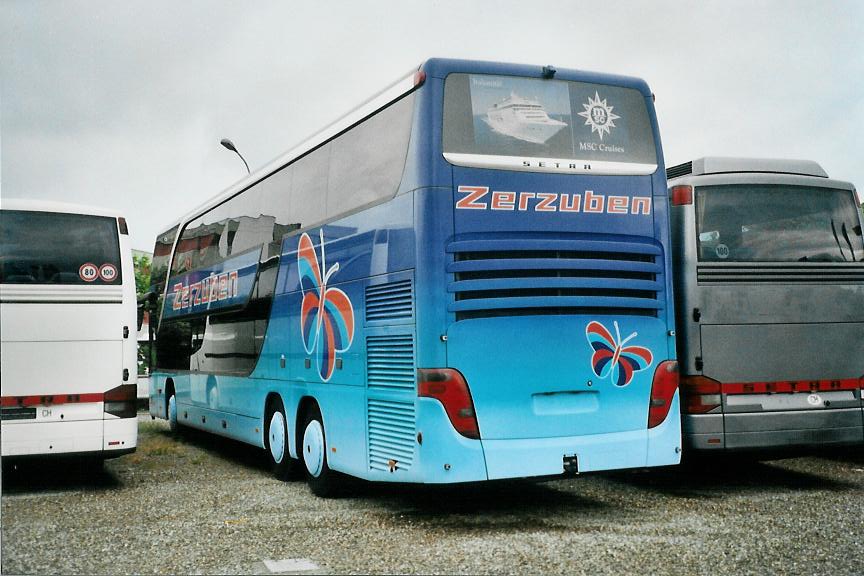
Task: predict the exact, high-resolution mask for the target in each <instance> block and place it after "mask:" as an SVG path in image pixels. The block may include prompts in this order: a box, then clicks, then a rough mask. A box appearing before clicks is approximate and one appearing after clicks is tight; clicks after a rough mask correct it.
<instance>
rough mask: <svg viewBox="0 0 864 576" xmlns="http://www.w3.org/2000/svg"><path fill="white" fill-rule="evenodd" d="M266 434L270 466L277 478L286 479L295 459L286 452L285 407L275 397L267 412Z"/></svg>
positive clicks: (290, 472)
mask: <svg viewBox="0 0 864 576" xmlns="http://www.w3.org/2000/svg"><path fill="white" fill-rule="evenodd" d="M268 414H269V418H268V420H267V435H266V436H265V438H264V443H265V444H266V448H267V456H268V457H269V459H270V468H271V469H272V470H273V475H274V476H276V478H278V479H279V480H288V479H289V478H291V476H292V475H293V472H294V468H295V467H294V464H295V460H294V459H293V458H291V454H289V453H288V423H287V421H286V419H285V407H284V406H283V404H282V400H280V399H279V398H276V399H275V400H274V401H273V404H272V405H271V407H270V411H269V412H268Z"/></svg>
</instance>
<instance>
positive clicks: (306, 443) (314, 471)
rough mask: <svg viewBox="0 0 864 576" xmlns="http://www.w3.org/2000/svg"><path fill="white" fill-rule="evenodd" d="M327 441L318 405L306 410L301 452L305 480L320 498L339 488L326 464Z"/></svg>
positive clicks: (329, 495)
mask: <svg viewBox="0 0 864 576" xmlns="http://www.w3.org/2000/svg"><path fill="white" fill-rule="evenodd" d="M326 448H327V442H326V439H325V437H324V424H323V420H322V418H321V411H320V410H319V409H318V406H312V407H311V408H310V409H309V410H308V411H307V412H306V418H305V420H304V423H303V443H302V444H301V445H300V450H301V452H302V453H303V464H304V465H305V468H306V469H305V473H306V482H307V483H308V484H309V488H310V489H311V490H312V493H313V494H315V495H316V496H320V497H322V498H329V497H332V496H335V495H336V494H337V492H338V488H339V479H338V475H337V474H336V473H335V472H333V471H332V470H330V466H328V465H327V450H326Z"/></svg>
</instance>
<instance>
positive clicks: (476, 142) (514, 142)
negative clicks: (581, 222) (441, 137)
mask: <svg viewBox="0 0 864 576" xmlns="http://www.w3.org/2000/svg"><path fill="white" fill-rule="evenodd" d="M465 80H467V82H466V83H467V86H465V88H467V90H465V91H464V92H462V93H463V94H465V96H467V98H466V100H470V102H465V103H464V104H465V112H466V113H467V112H468V110H469V109H470V114H471V115H472V117H473V122H471V123H467V124H465V125H464V126H465V127H464V128H462V129H461V130H459V133H458V134H456V133H452V132H451V133H450V134H448V135H447V139H448V147H449V150H450V152H452V153H456V154H457V155H458V157H459V161H457V163H464V164H473V163H472V162H471V161H470V159H469V157H470V156H477V157H478V160H479V157H480V156H485V157H486V158H487V160H485V161H483V162H481V164H478V165H484V166H485V165H486V164H488V163H489V162H490V160H489V159H488V158H489V157H495V158H497V159H499V160H496V162H500V163H501V166H498V167H501V168H503V167H505V165H506V166H509V167H512V168H513V169H517V170H518V169H529V170H532V169H534V168H536V167H538V166H539V168H540V169H541V170H542V169H543V168H544V167H545V166H548V165H557V166H558V168H559V169H556V170H553V171H567V172H572V171H574V170H575V171H581V170H582V167H583V166H582V164H581V163H583V162H590V163H592V170H591V171H592V172H595V173H596V172H597V169H598V168H599V169H601V170H602V167H609V168H610V170H611V172H615V171H616V170H615V169H614V166H615V165H618V166H622V165H629V166H630V168H629V169H626V170H627V171H628V172H630V173H632V169H633V165H634V164H641V165H644V166H645V171H644V172H645V173H651V172H652V171H653V170H654V169H656V162H657V160H656V156H655V151H654V149H653V147H652V146H651V145H650V143H651V142H653V140H652V138H651V132H650V130H651V128H650V123H649V120H648V116H647V114H646V106H645V101H644V97H643V96H642V95H641V94H640V93H639V92H638V91H636V90H631V89H627V88H623V87H619V86H609V85H602V84H590V83H580V82H567V81H559V80H551V79H549V80H540V79H536V78H524V77H512V76H493V75H479V74H470V75H466V78H465ZM452 84H456V82H452ZM453 96H454V97H455V96H456V95H455V93H454V94H453ZM472 127H473V131H472V129H471V128H472ZM466 128H467V129H466ZM472 132H473V133H472ZM621 169H622V170H625V169H624V168H623V167H622V168H621Z"/></svg>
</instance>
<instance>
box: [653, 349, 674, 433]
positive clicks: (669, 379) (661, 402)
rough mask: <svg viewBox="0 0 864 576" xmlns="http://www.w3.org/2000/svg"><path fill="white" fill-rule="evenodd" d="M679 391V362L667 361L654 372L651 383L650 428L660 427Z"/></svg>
mask: <svg viewBox="0 0 864 576" xmlns="http://www.w3.org/2000/svg"><path fill="white" fill-rule="evenodd" d="M677 389H678V362H676V361H675V360H666V361H665V362H661V363H660V365H659V366H657V369H656V370H654V381H653V382H652V383H651V404H650V406H649V408H648V428H654V427H656V426H659V425H660V424H661V423H662V422H663V421H664V420H666V416H668V415H669V409H670V408H671V407H672V399H673V398H674V397H675V391H676V390H677Z"/></svg>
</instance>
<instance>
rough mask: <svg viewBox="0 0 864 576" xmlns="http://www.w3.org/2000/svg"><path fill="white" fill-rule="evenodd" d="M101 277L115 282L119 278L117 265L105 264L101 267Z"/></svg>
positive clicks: (106, 280)
mask: <svg viewBox="0 0 864 576" xmlns="http://www.w3.org/2000/svg"><path fill="white" fill-rule="evenodd" d="M99 277H100V278H102V280H104V281H105V282H113V281H114V280H116V279H117V267H116V266H114V265H113V264H103V265H102V267H101V268H99Z"/></svg>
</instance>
